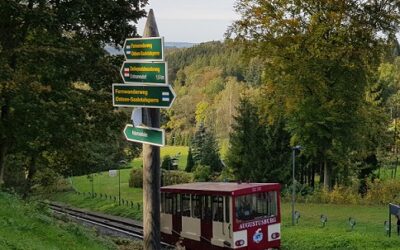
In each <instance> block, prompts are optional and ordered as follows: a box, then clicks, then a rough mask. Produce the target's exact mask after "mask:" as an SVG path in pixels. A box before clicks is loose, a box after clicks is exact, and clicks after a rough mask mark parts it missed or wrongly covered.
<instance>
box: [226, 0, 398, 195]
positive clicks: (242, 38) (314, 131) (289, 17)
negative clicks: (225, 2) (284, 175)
mask: <svg viewBox="0 0 400 250" xmlns="http://www.w3.org/2000/svg"><path fill="white" fill-rule="evenodd" d="M399 7H400V6H399V5H398V4H397V1H395V0H389V1H385V2H381V1H361V0H351V1H341V0H337V1H323V0H318V1H311V0H306V1H280V0H272V1H267V2H266V1H261V0H241V1H238V3H237V5H236V10H237V11H238V12H239V13H240V14H241V15H242V18H241V20H239V21H237V22H235V23H234V24H233V26H232V27H231V29H230V35H231V36H234V37H235V38H236V40H237V41H238V42H239V43H244V44H246V45H247V51H248V53H250V54H253V55H256V56H259V57H260V58H262V59H264V60H263V61H264V62H265V82H266V85H267V88H268V89H269V90H270V91H271V92H273V93H274V95H273V96H274V98H276V99H274V100H272V101H271V104H272V106H278V107H283V108H284V115H285V120H286V128H287V129H288V131H290V133H291V137H292V138H291V142H292V143H293V144H301V145H302V146H303V148H304V150H303V153H304V155H305V156H307V157H309V158H310V159H312V160H313V161H314V162H318V161H319V162H321V164H322V165H323V168H324V176H323V180H324V186H325V187H330V186H331V185H332V184H333V181H334V178H332V174H333V173H334V172H335V167H336V166H337V163H338V161H339V160H340V161H341V160H342V159H346V158H347V157H346V156H347V155H350V153H351V152H353V151H357V150H358V146H359V145H357V144H356V143H354V142H356V141H359V139H360V138H355V137H356V136H363V135H360V134H359V133H357V131H358V129H359V124H362V123H363V122H364V121H365V120H363V119H365V118H366V117H365V116H360V115H359V114H360V113H361V112H360V110H362V109H364V106H365V105H368V104H367V103H366V102H365V101H364V98H365V91H366V87H367V86H368V84H369V83H370V80H371V75H372V74H373V72H375V70H376V68H377V66H378V65H379V61H380V58H381V52H382V48H383V46H384V45H386V44H387V43H386V42H387V41H388V38H389V34H395V33H396V31H397V30H398V27H399V26H398V24H399V21H400V14H399ZM378 34H379V35H378ZM380 34H382V35H380ZM349 84H350V85H349ZM271 114H272V116H274V115H278V116H279V115H280V113H276V114H275V113H274V112H271Z"/></svg>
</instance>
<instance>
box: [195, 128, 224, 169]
mask: <svg viewBox="0 0 400 250" xmlns="http://www.w3.org/2000/svg"><path fill="white" fill-rule="evenodd" d="M190 147H191V148H192V154H193V160H194V162H195V165H203V166H210V168H211V171H212V172H220V171H221V170H222V164H221V160H220V158H219V152H218V144H217V141H216V140H215V137H214V134H213V133H212V132H211V131H209V130H207V129H206V127H205V126H204V125H203V124H202V123H201V124H200V125H199V126H198V128H197V130H196V133H195V134H194V137H193V139H192V142H191V146H190Z"/></svg>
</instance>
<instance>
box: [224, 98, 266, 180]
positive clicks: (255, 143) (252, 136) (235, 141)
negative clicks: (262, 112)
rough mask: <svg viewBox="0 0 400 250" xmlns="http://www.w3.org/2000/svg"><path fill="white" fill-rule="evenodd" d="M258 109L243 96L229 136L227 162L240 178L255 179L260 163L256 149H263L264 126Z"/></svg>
mask: <svg viewBox="0 0 400 250" xmlns="http://www.w3.org/2000/svg"><path fill="white" fill-rule="evenodd" d="M258 121H259V119H258V116H257V109H256V107H255V106H254V105H252V104H251V103H250V100H249V99H248V97H246V96H242V97H241V99H240V102H239V106H238V107H237V115H236V116H235V117H234V123H233V125H232V129H233V131H232V133H230V137H229V143H230V146H229V151H228V155H227V164H228V166H229V167H230V168H232V170H233V173H234V175H235V177H236V178H237V179H239V180H243V181H245V180H250V181H255V176H253V174H252V173H253V169H254V168H255V167H256V166H257V165H259V161H258V159H257V158H258V157H257V156H256V155H257V154H256V151H258V150H260V149H262V148H263V147H262V145H260V144H261V143H262V141H263V139H262V138H263V136H262V128H261V126H260V124H259V122H258Z"/></svg>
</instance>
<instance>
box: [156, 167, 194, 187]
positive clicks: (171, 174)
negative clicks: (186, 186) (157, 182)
mask: <svg viewBox="0 0 400 250" xmlns="http://www.w3.org/2000/svg"><path fill="white" fill-rule="evenodd" d="M192 181H193V176H192V174H191V173H187V172H184V171H179V170H173V171H162V184H163V186H168V185H174V184H180V183H190V182H192Z"/></svg>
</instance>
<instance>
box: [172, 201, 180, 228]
mask: <svg viewBox="0 0 400 250" xmlns="http://www.w3.org/2000/svg"><path fill="white" fill-rule="evenodd" d="M172 209H173V210H172V233H173V234H178V235H180V233H181V231H182V213H181V195H180V194H174V195H173V197H172Z"/></svg>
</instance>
